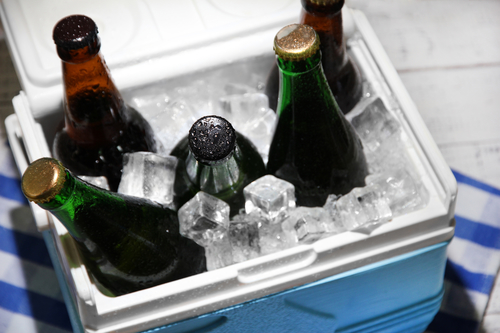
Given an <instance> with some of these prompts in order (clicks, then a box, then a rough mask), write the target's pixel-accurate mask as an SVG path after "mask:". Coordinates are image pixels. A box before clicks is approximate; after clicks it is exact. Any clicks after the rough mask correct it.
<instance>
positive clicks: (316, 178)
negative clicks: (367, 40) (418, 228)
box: [267, 24, 368, 207]
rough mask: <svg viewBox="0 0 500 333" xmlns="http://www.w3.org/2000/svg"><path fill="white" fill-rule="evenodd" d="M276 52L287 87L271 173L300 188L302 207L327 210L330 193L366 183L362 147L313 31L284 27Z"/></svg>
mask: <svg viewBox="0 0 500 333" xmlns="http://www.w3.org/2000/svg"><path fill="white" fill-rule="evenodd" d="M274 50H275V52H276V55H277V62H278V66H279V69H280V75H281V82H282V84H281V87H280V92H279V93H280V95H279V101H280V102H279V105H278V112H277V114H278V121H277V125H276V129H275V133H274V136H273V139H272V142H271V146H270V149H269V161H268V164H267V170H268V172H269V173H271V174H273V175H275V176H276V177H278V178H282V179H284V180H287V181H289V182H290V183H292V184H294V185H295V194H296V198H297V205H299V206H309V207H313V206H322V205H323V204H324V203H325V201H326V198H327V197H328V195H329V194H339V195H340V194H345V193H348V192H349V191H350V190H351V189H352V188H354V187H360V186H364V185H365V181H364V179H365V176H367V175H368V166H367V164H366V159H365V155H364V152H363V147H362V144H361V141H360V140H359V138H358V136H357V134H356V132H355V131H354V129H353V128H352V126H351V125H350V124H349V122H348V121H347V120H346V119H345V117H344V115H343V114H342V112H341V111H340V109H339V107H338V105H337V103H336V101H335V98H334V97H333V95H332V92H331V90H330V88H329V86H328V83H327V81H326V78H325V75H324V74H323V69H322V65H321V51H320V49H319V38H318V35H317V33H316V32H315V31H314V29H313V28H311V27H309V26H307V25H302V24H292V25H289V26H286V27H284V28H283V29H281V30H280V31H279V32H278V34H277V35H276V38H275V40H274Z"/></svg>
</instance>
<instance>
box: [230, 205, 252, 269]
mask: <svg viewBox="0 0 500 333" xmlns="http://www.w3.org/2000/svg"><path fill="white" fill-rule="evenodd" d="M229 241H230V243H231V247H232V249H233V262H235V263H238V262H243V261H245V260H249V259H253V258H257V257H258V256H259V255H260V246H259V228H258V222H257V221H256V220H255V219H251V218H248V219H247V218H246V214H244V213H243V214H239V215H236V216H234V217H233V219H232V221H231V222H230V223H229Z"/></svg>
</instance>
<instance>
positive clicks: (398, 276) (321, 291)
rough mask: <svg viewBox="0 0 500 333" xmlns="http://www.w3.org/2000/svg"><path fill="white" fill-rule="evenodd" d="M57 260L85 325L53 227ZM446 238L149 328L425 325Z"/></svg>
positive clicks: (307, 330) (343, 332)
mask: <svg viewBox="0 0 500 333" xmlns="http://www.w3.org/2000/svg"><path fill="white" fill-rule="evenodd" d="M44 238H45V241H46V243H47V246H48V248H49V252H50V254H51V256H52V260H53V261H54V266H55V270H56V272H57V274H58V278H59V282H60V284H61V290H62V293H63V295H64V299H65V301H66V305H67V308H68V312H69V315H70V319H71V321H72V325H73V330H74V331H75V332H76V333H83V332H85V330H84V329H83V326H82V323H81V321H80V318H79V316H78V311H77V309H76V308H75V305H74V303H73V301H72V298H71V296H70V295H69V289H68V287H67V285H66V281H65V279H64V278H63V274H62V271H61V267H60V266H59V262H58V259H57V253H56V252H55V249H54V243H53V240H52V235H50V231H45V232H44ZM448 243H449V242H443V243H439V244H436V245H433V246H429V247H426V248H422V249H419V250H416V251H413V252H410V253H407V254H404V255H400V256H397V257H394V258H391V259H387V260H383V261H380V262H377V263H373V264H369V265H366V266H363V267H360V268H358V269H354V270H351V271H348V272H345V273H341V274H337V275H335V276H331V277H328V278H325V279H322V280H319V281H316V282H314V283H309V284H306V285H303V286H300V287H295V288H291V289H288V290H286V291H283V292H280V293H277V294H272V295H269V296H266V297H263V298H260V299H256V300H252V301H249V302H245V303H241V304H237V305H235V306H231V307H228V308H224V309H221V310H218V311H214V312H211V313H207V314H205V315H201V316H198V317H194V318H190V319H186V320H183V321H180V322H177V323H173V324H169V325H166V326H161V327H157V328H154V329H150V330H146V331H144V333H146V332H147V333H153V332H154V333H180V332H185V333H188V332H189V333H205V332H214V333H234V332H241V333H245V332H266V333H268V332H269V333H271V332H276V333H284V332H293V333H301V332H304V333H316V332H318V333H319V332H330V333H333V332H335V333H353V332H391V333H392V332H404V333H411V332H423V331H424V330H425V329H426V327H427V325H428V324H429V323H430V322H431V321H432V319H433V317H434V315H435V314H436V313H437V311H438V310H439V306H440V304H441V300H442V297H443V277H444V269H445V264H446V248H447V245H448Z"/></svg>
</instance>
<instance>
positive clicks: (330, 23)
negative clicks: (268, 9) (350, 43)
mask: <svg viewBox="0 0 500 333" xmlns="http://www.w3.org/2000/svg"><path fill="white" fill-rule="evenodd" d="M301 2H302V11H301V15H300V23H302V24H306V25H309V26H311V27H313V28H314V30H316V32H317V33H318V35H319V38H320V41H321V45H320V48H321V53H322V57H323V58H322V63H323V70H324V71H325V74H326V75H327V77H328V76H329V75H328V74H329V73H337V72H338V71H339V70H340V68H342V67H343V66H344V65H345V63H346V62H347V54H346V50H345V42H344V31H343V27H342V6H343V5H344V2H343V1H340V2H339V3H336V4H332V5H317V4H314V3H312V2H311V1H310V0H302V1H301Z"/></svg>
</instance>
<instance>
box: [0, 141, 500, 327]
mask: <svg viewBox="0 0 500 333" xmlns="http://www.w3.org/2000/svg"><path fill="white" fill-rule="evenodd" d="M0 140H1V141H0V332H1V333H19V332H23V333H68V332H71V330H72V328H71V323H70V320H69V317H68V313H67V310H66V306H65V304H64V301H63V298H62V295H61V291H60V288H59V285H58V282H57V278H56V275H55V272H54V270H53V267H52V263H51V261H50V258H49V254H48V252H47V249H46V247H45V243H44V241H43V238H42V235H41V234H40V233H39V232H38V231H37V229H36V226H35V222H34V220H33V217H32V215H31V210H30V208H29V206H28V204H27V201H26V199H25V197H24V195H23V194H22V192H21V189H20V175H19V172H18V170H17V167H16V165H15V162H14V160H13V157H12V153H11V151H10V149H9V147H8V144H7V142H6V141H5V139H3V138H0ZM454 174H455V177H456V179H457V181H458V187H459V193H458V199H457V204H456V222H457V225H456V230H455V237H454V238H453V240H452V241H451V243H450V245H449V247H448V262H447V266H446V272H445V296H444V299H443V303H442V306H441V309H440V311H439V313H438V314H437V315H436V317H435V319H434V321H433V322H432V323H431V325H430V326H429V328H428V331H429V332H434V333H457V332H461V333H462V332H463V333H475V332H477V331H478V329H479V324H480V322H481V318H482V316H483V314H484V311H485V309H486V306H487V303H488V299H489V295H490V292H491V289H492V287H493V283H494V280H495V276H496V273H497V271H498V268H499V265H500V251H499V249H500V190H498V189H495V188H493V187H491V186H488V185H486V184H484V183H481V182H478V181H476V180H474V179H471V178H469V177H466V176H464V175H462V174H460V173H456V172H455V173H454Z"/></svg>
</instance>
